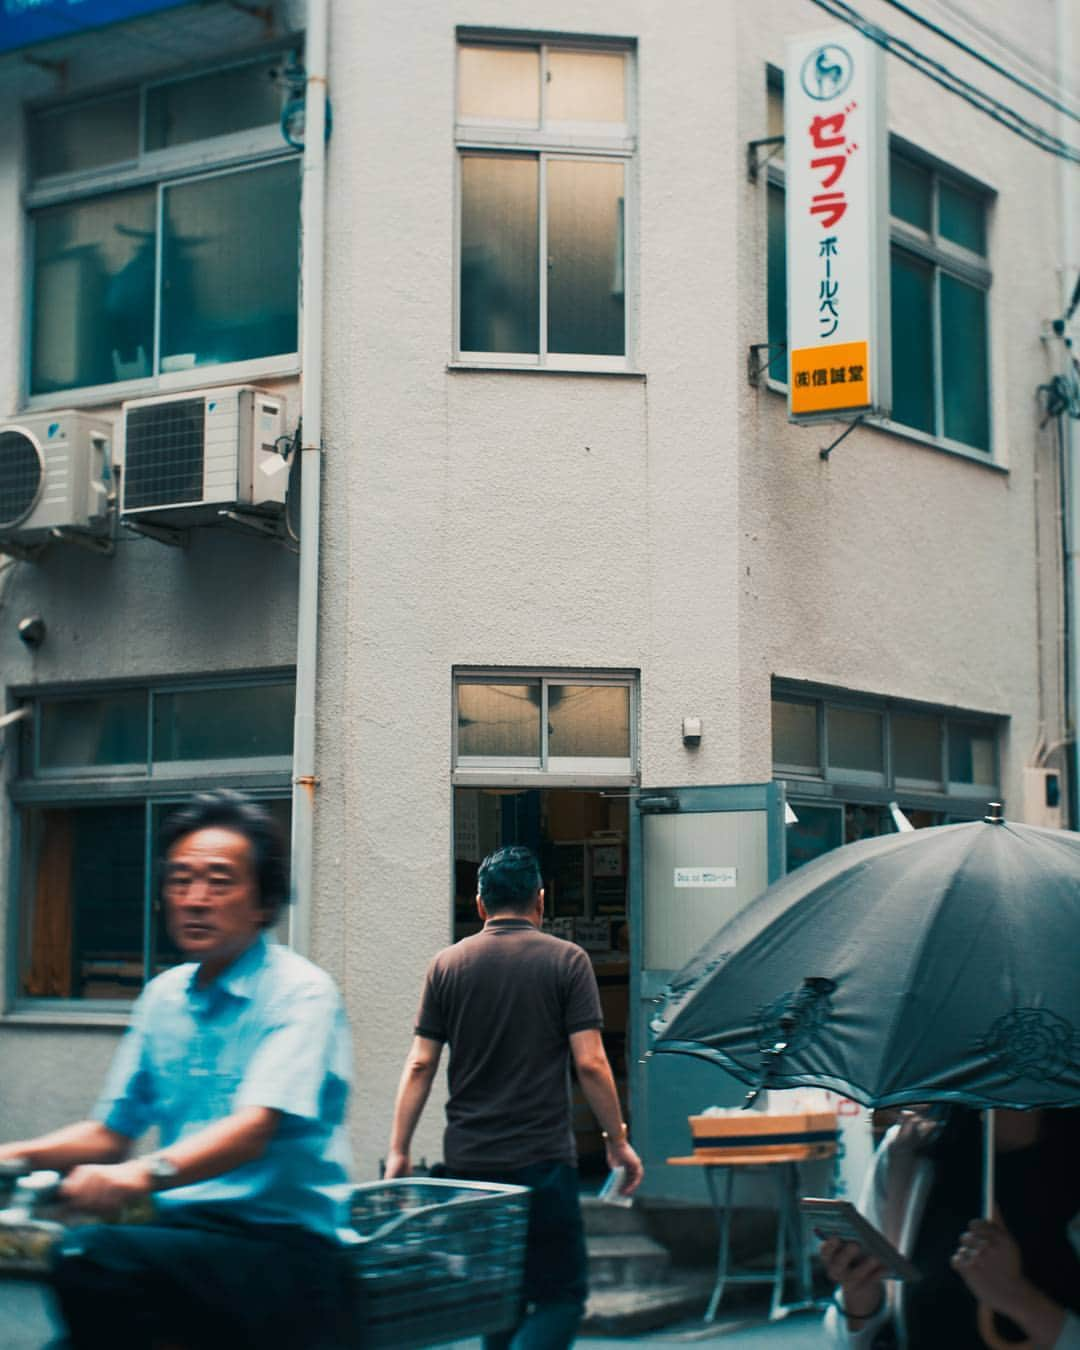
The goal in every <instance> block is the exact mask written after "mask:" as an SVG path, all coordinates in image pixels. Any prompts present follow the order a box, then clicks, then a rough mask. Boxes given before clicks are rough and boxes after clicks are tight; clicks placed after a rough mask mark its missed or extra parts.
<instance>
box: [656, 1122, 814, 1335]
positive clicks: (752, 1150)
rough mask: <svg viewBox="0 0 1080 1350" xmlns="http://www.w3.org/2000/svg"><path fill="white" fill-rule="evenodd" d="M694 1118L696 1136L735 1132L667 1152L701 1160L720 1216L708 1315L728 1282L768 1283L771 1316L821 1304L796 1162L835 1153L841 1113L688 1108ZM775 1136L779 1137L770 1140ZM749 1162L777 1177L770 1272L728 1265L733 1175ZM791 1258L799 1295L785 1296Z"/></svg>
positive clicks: (691, 1161) (685, 1163)
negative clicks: (686, 1151) (696, 1111)
mask: <svg viewBox="0 0 1080 1350" xmlns="http://www.w3.org/2000/svg"><path fill="white" fill-rule="evenodd" d="M788 1120H790V1121H791V1124H790V1126H789V1125H788V1123H787V1122H788ZM830 1120H831V1123H830ZM796 1121H797V1122H798V1123H795V1122H796ZM706 1122H707V1123H706ZM766 1122H768V1123H767V1124H766ZM690 1124H691V1131H692V1133H693V1135H694V1137H695V1140H700V1139H703V1138H709V1139H710V1142H712V1136H714V1135H716V1134H719V1135H720V1136H724V1135H726V1136H728V1138H730V1140H731V1143H730V1144H728V1145H722V1146H720V1147H707V1146H697V1145H695V1148H694V1152H693V1154H692V1155H690V1156H689V1157H682V1158H668V1160H667V1161H668V1163H669V1164H670V1165H671V1166H672V1167H701V1168H704V1170H705V1183H706V1185H707V1186H708V1190H709V1199H710V1201H711V1202H712V1208H713V1213H714V1215H715V1216H716V1223H717V1230H718V1233H719V1239H720V1242H719V1249H718V1252H717V1260H716V1283H715V1284H714V1285H713V1291H712V1297H711V1298H710V1299H709V1306H708V1308H707V1309H706V1311H705V1321H706V1322H713V1321H715V1319H716V1312H717V1309H718V1308H719V1306H720V1301H721V1299H722V1298H723V1296H724V1290H725V1289H726V1287H727V1286H728V1285H729V1284H771V1285H772V1300H771V1303H770V1306H769V1318H770V1320H775V1319H776V1318H779V1317H785V1316H787V1314H788V1313H790V1312H795V1311H797V1310H798V1309H802V1308H810V1307H814V1306H816V1304H815V1300H814V1297H813V1289H812V1285H811V1278H810V1250H809V1247H808V1245H807V1242H806V1234H805V1231H804V1228H803V1222H802V1215H801V1213H800V1211H799V1191H800V1185H799V1165H800V1163H804V1162H812V1161H816V1160H818V1159H821V1158H831V1157H834V1156H835V1155H836V1149H837V1144H836V1138H837V1134H836V1117H835V1116H832V1117H831V1118H828V1117H825V1118H823V1117H820V1116H819V1117H797V1118H784V1117H772V1118H771V1119H770V1118H769V1117H766V1116H765V1115H764V1113H757V1119H756V1120H755V1119H754V1117H753V1114H748V1116H744V1117H741V1118H740V1117H730V1116H729V1117H715V1118H714V1117H707V1116H704V1117H703V1116H691V1117H690ZM736 1131H738V1133H737V1134H736ZM748 1133H752V1134H753V1135H755V1136H757V1137H760V1139H761V1142H760V1143H757V1142H754V1143H750V1144H744V1143H743V1141H744V1140H745V1139H746V1138H747V1134H748ZM793 1135H794V1136H799V1135H802V1136H804V1137H805V1138H806V1142H798V1143H797V1142H789V1141H790V1140H791V1139H792V1136H793ZM770 1138H772V1139H774V1140H777V1142H766V1141H768V1140H769V1139H770ZM781 1140H782V1141H783V1142H780V1141H781ZM749 1168H764V1169H767V1171H768V1173H769V1175H770V1176H771V1177H772V1178H773V1180H774V1182H775V1184H776V1195H777V1222H776V1246H775V1251H774V1257H773V1268H772V1271H771V1273H766V1272H761V1271H732V1269H731V1200H732V1195H733V1192H734V1188H735V1177H736V1175H737V1174H738V1173H739V1172H740V1170H741V1169H749ZM789 1264H790V1266H791V1270H792V1274H793V1276H794V1278H795V1281H796V1284H797V1288H798V1296H797V1298H796V1299H795V1300H794V1301H793V1302H785V1301H784V1285H785V1283H786V1280H787V1273H788V1266H789Z"/></svg>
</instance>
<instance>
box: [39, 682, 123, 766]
mask: <svg viewBox="0 0 1080 1350" xmlns="http://www.w3.org/2000/svg"><path fill="white" fill-rule="evenodd" d="M146 711H147V709H146V693H145V691H144V690H141V689H137V690H133V691H131V692H130V693H119V694H108V695H103V696H102V697H100V698H74V699H58V700H56V701H55V702H44V703H42V705H41V714H40V716H41V723H40V731H39V737H40V739H39V742H38V762H39V764H40V766H41V768H43V769H61V768H63V769H81V768H90V767H92V766H97V765H107V764H127V765H130V764H145V763H146Z"/></svg>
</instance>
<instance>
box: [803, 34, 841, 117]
mask: <svg viewBox="0 0 1080 1350" xmlns="http://www.w3.org/2000/svg"><path fill="white" fill-rule="evenodd" d="M853 71H854V62H853V61H852V59H851V57H850V56H849V55H848V52H847V50H846V48H844V47H840V46H837V44H836V43H835V42H827V43H825V45H824V46H822V47H816V48H815V49H814V50H813V51H812V52H811V53H810V55H809V56H808V57H807V58H806V60H805V61H804V62H803V64H802V71H801V73H800V76H799V78H800V80H801V81H802V87H803V89H804V90H805V91H806V93H807V94H808V95H809V96H810V97H811V98H812V99H816V100H817V101H818V102H819V103H825V102H827V101H828V100H829V99H833V98H839V97H840V95H841V94H842V93H843V92H844V90H845V89H846V88H847V87H848V85H849V84H850V83H851V76H852V73H853Z"/></svg>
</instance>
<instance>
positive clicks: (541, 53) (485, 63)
mask: <svg viewBox="0 0 1080 1350" xmlns="http://www.w3.org/2000/svg"><path fill="white" fill-rule="evenodd" d="M629 66H630V57H629V53H628V52H627V51H625V50H619V49H615V48H604V47H599V46H597V47H588V48H577V47H573V48H571V47H562V46H554V45H550V44H548V43H543V42H539V43H524V42H523V43H521V44H515V45H512V46H510V45H504V44H501V43H486V42H481V41H479V40H473V39H468V40H463V41H462V42H461V43H460V45H459V48H458V90H457V144H458V159H459V201H460V207H459V219H458V247H459V266H458V307H457V308H458V322H457V344H456V345H457V351H458V353H459V355H460V356H461V357H462V358H463V359H465V360H473V359H477V360H481V361H489V362H507V363H510V364H520V365H547V366H555V367H559V366H561V367H564V368H565V367H574V366H596V365H600V366H602V367H603V366H607V367H614V368H620V367H623V366H625V364H626V355H627V351H628V315H627V262H626V260H627V247H626V232H627V212H626V201H627V194H628V190H629V177H630V166H631V155H632V141H631V138H630V114H629Z"/></svg>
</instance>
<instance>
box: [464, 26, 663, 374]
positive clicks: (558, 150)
mask: <svg viewBox="0 0 1080 1350" xmlns="http://www.w3.org/2000/svg"><path fill="white" fill-rule="evenodd" d="M462 47H494V48H510V47H519V48H520V47H525V48H529V49H535V50H537V51H538V52H539V80H540V89H539V94H540V103H539V110H538V124H537V126H536V127H523V126H513V125H511V124H509V123H499V122H497V121H490V120H485V119H479V118H474V119H469V118H465V119H460V118H459V117H458V111H457V110H458V98H459V91H460V60H459V55H460V51H461V48H462ZM552 49H555V50H558V51H576V52H595V53H606V54H609V55H619V56H621V57H622V58H623V72H624V84H623V95H624V99H625V108H626V122H625V123H623V124H620V125H621V128H622V130H621V134H618V133H614V132H611V133H606V134H605V133H603V132H602V131H600V130H598V129H597V128H598V125H601V124H595V123H567V124H566V127H565V128H564V129H563V130H561V131H558V132H555V131H551V130H548V129H547V128H545V127H544V124H543V123H544V89H545V73H546V71H547V52H548V51H550V50H552ZM636 54H637V46H636V43H635V42H634V41H633V40H632V39H619V38H595V39H590V38H588V37H577V36H575V37H573V38H566V37H562V38H557V37H551V36H549V35H545V34H530V33H506V32H504V31H501V30H486V29H480V30H477V29H466V28H459V29H458V30H457V34H456V39H455V48H454V229H453V259H452V266H453V289H452V294H453V323H452V337H451V343H452V345H451V351H452V357H451V363H450V364H451V366H452V367H455V366H456V367H464V368H469V369H472V368H478V369H485V368H492V369H513V370H523V371H555V372H564V373H565V372H574V371H582V372H600V373H605V372H606V373H612V374H619V373H634V364H633V361H634V358H633V351H634V341H635V325H634V313H635V312H636V308H637V304H636V300H637V295H636V278H637V272H636V267H635V263H636V259H637V238H636V231H635V224H634V223H635V222H636V220H637V175H636V167H637V136H636V130H635V128H636V117H635V110H636V107H637V87H636V69H637V62H636V59H635V58H636ZM500 155H501V156H504V157H505V156H515V157H517V158H523V157H525V156H528V157H530V158H535V159H536V161H537V172H538V183H537V215H538V221H537V234H538V239H537V262H538V266H539V278H538V280H539V289H538V324H539V326H538V331H537V335H536V336H537V350H536V352H485V351H473V350H471V349H463V348H462V346H461V305H462V287H461V249H462V238H461V225H462V210H463V203H464V194H463V188H462V164H463V161H464V160H465V158H466V157H467V156H491V157H494V158H498V157H499V156H500ZM553 160H569V161H578V162H592V163H595V162H603V161H609V162H617V163H621V164H622V165H623V218H622V259H621V263H622V278H623V291H622V294H623V353H622V355H617V356H608V355H598V354H596V353H589V352H578V353H566V352H558V353H555V354H554V355H553V354H552V353H550V352H549V351H548V282H547V268H546V267H545V266H544V264H543V260H544V258H545V257H546V254H547V230H548V222H547V215H548V212H547V166H548V164H550V163H551V162H552V161H553Z"/></svg>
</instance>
